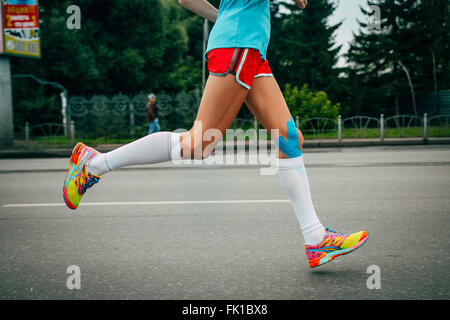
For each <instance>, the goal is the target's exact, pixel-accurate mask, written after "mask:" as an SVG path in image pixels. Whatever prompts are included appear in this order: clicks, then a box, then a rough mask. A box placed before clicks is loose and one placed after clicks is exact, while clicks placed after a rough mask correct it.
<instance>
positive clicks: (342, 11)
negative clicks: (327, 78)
mask: <svg viewBox="0 0 450 320" xmlns="http://www.w3.org/2000/svg"><path fill="white" fill-rule="evenodd" d="M310 1H314V0H310ZM360 5H361V6H362V7H367V0H340V1H339V6H338V7H337V9H336V11H335V12H334V15H333V16H332V17H331V18H330V24H335V23H338V22H339V21H342V20H343V24H342V26H341V27H340V28H339V29H338V31H337V32H336V42H337V43H338V44H342V45H343V48H342V51H341V53H345V52H347V50H348V47H349V46H348V43H349V42H350V41H351V40H352V39H353V35H352V32H353V31H354V32H355V33H357V31H358V23H357V22H356V19H359V20H361V21H363V19H365V17H364V15H363V14H362V13H361V10H360V9H359V6H360ZM344 63H345V61H344V60H343V59H341V60H340V61H339V65H341V66H342V65H343V64H344Z"/></svg>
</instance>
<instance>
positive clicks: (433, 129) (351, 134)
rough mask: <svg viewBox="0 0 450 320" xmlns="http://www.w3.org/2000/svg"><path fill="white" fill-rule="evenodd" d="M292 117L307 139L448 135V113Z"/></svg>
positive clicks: (53, 135)
mask: <svg viewBox="0 0 450 320" xmlns="http://www.w3.org/2000/svg"><path fill="white" fill-rule="evenodd" d="M124 101H125V102H123V104H122V106H120V104H119V105H118V107H117V105H116V108H119V109H116V110H119V111H118V112H119V114H120V110H126V109H127V108H129V105H126V103H128V102H127V101H126V100H124ZM166 101H167V100H166ZM91 103H92V105H93V106H95V107H94V108H96V109H97V111H98V112H100V111H102V110H103V111H104V110H106V108H107V107H108V103H110V102H109V101H108V100H106V99H104V98H103V97H94V98H93V99H91ZM133 105H134V106H138V107H137V108H138V109H137V110H139V108H140V107H139V105H138V104H133ZM162 105H163V110H164V111H163V114H164V113H165V112H166V113H165V114H170V111H169V107H167V106H168V105H164V104H162ZM83 112H86V111H83ZM83 112H80V114H83ZM138 112H139V111H138ZM295 120H296V125H297V127H298V128H299V129H300V130H301V131H302V133H303V135H304V136H305V137H306V139H337V140H338V141H343V140H345V139H362V138H366V139H367V138H372V139H379V140H380V141H384V139H385V138H386V137H392V138H394V137H421V138H423V139H424V140H426V139H428V137H429V136H432V137H450V115H439V116H434V117H431V118H428V116H427V114H424V116H423V118H421V117H417V116H414V115H398V116H392V117H388V118H384V116H383V115H381V116H380V118H379V119H378V118H374V117H366V116H355V117H349V118H345V119H342V117H341V116H339V117H338V118H337V119H332V118H311V119H305V120H302V121H300V119H299V118H298V117H296V119H295ZM100 121H108V120H107V119H106V118H105V119H100ZM130 123H132V124H133V127H132V128H133V130H130V131H129V132H128V136H127V138H134V137H136V136H137V135H140V136H144V135H145V134H147V124H146V123H141V124H139V125H136V124H135V123H134V119H133V118H131V120H130ZM191 124H192V122H191ZM230 129H242V130H243V131H247V130H248V129H254V130H255V131H256V132H258V129H260V125H259V123H258V121H257V120H256V119H255V118H250V119H243V118H236V119H235V120H234V121H233V124H232V125H231V126H230ZM95 133H97V132H95ZM14 134H15V139H16V140H24V141H25V142H30V141H32V140H36V139H39V140H45V141H51V140H52V139H53V140H55V141H62V142H65V143H67V141H70V142H71V143H73V142H74V141H75V140H76V138H86V134H85V133H84V131H83V130H82V127H81V125H79V124H78V123H77V122H76V121H74V120H72V121H71V122H70V126H69V137H64V126H63V125H62V124H60V123H44V124H36V125H30V124H29V123H28V122H26V123H25V124H24V125H23V126H21V125H15V126H14ZM100 136H101V135H100ZM96 137H98V135H97V136H96ZM63 138H65V139H63ZM113 138H114V137H113ZM263 139H265V138H263Z"/></svg>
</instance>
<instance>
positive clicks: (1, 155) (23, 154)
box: [0, 138, 450, 159]
mask: <svg viewBox="0 0 450 320" xmlns="http://www.w3.org/2000/svg"><path fill="white" fill-rule="evenodd" d="M448 144H450V138H430V139H423V138H419V139H418V138H404V139H385V140H384V141H380V140H379V139H352V140H350V139H348V140H342V141H340V142H339V141H337V140H307V141H305V142H304V144H303V148H304V149H315V148H349V147H372V146H374V147H375V146H376V147H380V146H419V145H448ZM120 146H121V145H118V144H114V145H99V146H97V147H96V148H97V150H98V151H100V152H109V151H111V150H114V149H116V148H118V147H120ZM272 147H274V145H273V144H270V143H267V144H261V143H260V145H258V147H256V146H254V145H252V146H250V148H251V149H253V150H259V149H260V148H263V149H264V150H271V148H272ZM218 148H222V149H223V150H224V151H225V147H224V146H223V145H219V146H218ZM228 148H230V146H228ZM231 149H234V151H235V152H237V151H242V150H248V149H249V144H248V143H241V144H239V143H237V144H235V145H234V146H231ZM71 152H72V148H49V149H14V148H12V149H4V150H0V159H24V158H25V159H26V158H65V157H69V156H70V154H71Z"/></svg>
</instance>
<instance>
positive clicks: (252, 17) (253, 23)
mask: <svg viewBox="0 0 450 320" xmlns="http://www.w3.org/2000/svg"><path fill="white" fill-rule="evenodd" d="M269 40H270V7H269V0H221V1H220V6H219V16H218V18H217V21H216V24H215V25H214V28H213V29H212V30H211V34H210V36H209V40H208V47H207V49H206V52H205V57H206V55H207V53H208V51H210V50H212V49H217V48H253V49H257V50H259V53H260V54H261V57H262V58H263V59H266V53H267V47H268V45H269Z"/></svg>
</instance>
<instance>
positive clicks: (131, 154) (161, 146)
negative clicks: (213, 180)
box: [87, 132, 181, 176]
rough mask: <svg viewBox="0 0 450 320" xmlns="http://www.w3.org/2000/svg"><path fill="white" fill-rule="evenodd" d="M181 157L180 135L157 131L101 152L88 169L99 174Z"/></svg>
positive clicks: (90, 162) (89, 164)
mask: <svg viewBox="0 0 450 320" xmlns="http://www.w3.org/2000/svg"><path fill="white" fill-rule="evenodd" d="M179 159H181V153H180V135H179V134H178V133H173V132H157V133H154V134H151V135H148V136H145V137H143V138H141V139H139V140H136V141H134V142H131V143H129V144H126V145H124V146H122V147H120V148H117V149H115V150H113V151H111V152H108V153H100V154H98V155H97V156H95V157H94V158H93V159H92V160H91V161H89V163H88V165H87V166H88V170H89V171H90V172H91V173H93V174H95V175H98V176H101V175H103V174H105V173H107V172H110V171H113V170H116V169H118V168H122V167H125V166H131V165H137V164H153V163H159V162H165V161H169V160H179Z"/></svg>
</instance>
